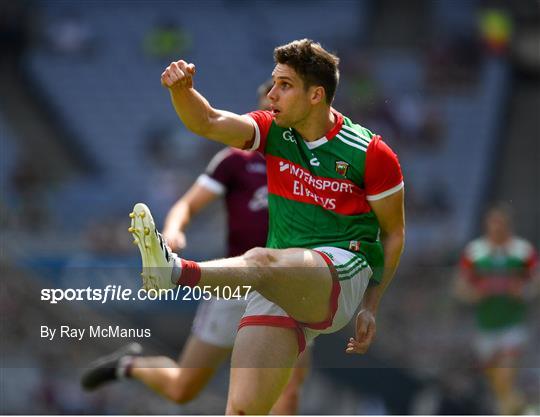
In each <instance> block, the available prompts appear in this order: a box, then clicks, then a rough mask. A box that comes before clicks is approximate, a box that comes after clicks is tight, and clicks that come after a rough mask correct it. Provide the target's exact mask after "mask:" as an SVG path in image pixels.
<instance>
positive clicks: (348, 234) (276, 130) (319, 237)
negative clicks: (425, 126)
mask: <svg viewBox="0 0 540 417" xmlns="http://www.w3.org/2000/svg"><path fill="white" fill-rule="evenodd" d="M332 112H333V113H334V116H335V119H336V124H335V126H334V127H333V128H332V129H331V131H330V132H328V133H327V134H326V135H325V136H323V137H322V138H320V139H318V140H315V141H312V142H307V141H305V140H304V139H303V138H302V137H301V136H300V135H299V134H298V132H296V131H295V130H294V129H292V128H283V127H280V126H278V125H277V124H276V123H275V122H274V119H273V116H272V113H271V112H269V111H255V112H252V113H249V116H250V117H251V118H252V119H253V121H254V126H255V130H256V135H255V140H254V143H253V146H251V149H252V150H258V151H260V152H261V153H263V154H264V155H265V158H266V165H267V176H268V207H269V213H270V225H269V234H268V240H267V247H270V248H278V249H283V248H291V247H300V248H315V247H318V246H334V247H339V248H343V249H346V250H350V251H353V252H357V253H359V254H360V255H363V257H364V258H365V259H366V260H367V261H368V263H369V264H370V266H371V267H372V269H373V270H374V272H375V273H374V279H375V280H377V281H379V280H380V276H381V270H382V266H383V264H384V257H383V250H382V245H381V242H380V240H379V222H378V220H377V218H376V216H375V214H374V213H373V211H372V210H371V207H370V205H369V203H368V202H369V201H373V200H379V199H382V198H384V197H387V196H389V195H391V194H393V193H395V192H398V191H399V190H401V189H402V188H403V175H402V173H401V168H400V165H399V162H398V159H397V156H396V155H395V154H394V152H392V150H391V149H390V148H389V147H388V145H386V144H385V143H384V142H383V141H382V139H381V138H380V137H379V136H377V135H374V134H373V133H372V132H370V131H369V130H368V129H366V128H364V127H362V126H360V125H358V124H354V123H353V122H352V121H351V120H350V119H348V118H347V117H344V116H342V115H341V114H340V113H338V112H337V111H335V110H333V109H332Z"/></svg>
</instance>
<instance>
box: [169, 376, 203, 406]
mask: <svg viewBox="0 0 540 417" xmlns="http://www.w3.org/2000/svg"><path fill="white" fill-rule="evenodd" d="M199 392H200V390H199V389H198V387H197V386H196V385H195V384H189V383H186V382H183V381H181V380H179V381H176V382H175V383H174V384H172V385H171V386H170V387H169V395H168V397H169V398H170V399H171V400H172V401H174V402H175V403H177V404H187V403H189V402H190V401H193V400H194V399H195V398H197V396H198V395H199Z"/></svg>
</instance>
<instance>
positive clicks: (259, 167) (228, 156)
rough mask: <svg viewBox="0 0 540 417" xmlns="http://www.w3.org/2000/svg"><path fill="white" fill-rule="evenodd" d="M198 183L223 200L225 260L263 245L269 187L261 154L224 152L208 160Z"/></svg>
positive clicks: (236, 151) (266, 230) (225, 150)
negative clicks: (225, 215) (225, 212)
mask: <svg viewBox="0 0 540 417" xmlns="http://www.w3.org/2000/svg"><path fill="white" fill-rule="evenodd" d="M197 183H198V184H199V185H202V186H203V187H205V188H207V189H208V190H210V191H212V192H214V193H216V194H219V195H223V196H224V197H225V203H226V205H227V230H228V237H227V256H228V257H230V256H238V255H241V254H243V253H245V252H246V251H247V250H249V249H251V248H254V247H255V246H266V235H267V233H268V187H267V185H266V163H265V160H264V157H263V156H261V154H259V153H258V152H246V151H242V150H239V149H234V148H226V149H223V150H222V151H220V152H218V153H217V154H216V156H214V158H213V159H212V160H211V161H210V163H209V164H208V167H207V168H206V172H205V173H204V174H202V175H201V176H200V177H199V178H198V179H197Z"/></svg>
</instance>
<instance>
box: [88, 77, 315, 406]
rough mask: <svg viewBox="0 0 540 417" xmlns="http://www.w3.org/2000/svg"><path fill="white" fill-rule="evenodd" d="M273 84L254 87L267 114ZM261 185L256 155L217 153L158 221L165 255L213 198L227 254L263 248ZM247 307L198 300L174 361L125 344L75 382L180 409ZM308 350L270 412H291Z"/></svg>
mask: <svg viewBox="0 0 540 417" xmlns="http://www.w3.org/2000/svg"><path fill="white" fill-rule="evenodd" d="M271 88H272V82H271V81H268V82H266V83H264V84H262V85H261V86H260V87H259V89H258V90H257V92H258V95H259V108H260V109H263V110H267V109H268V108H269V105H270V103H269V101H268V99H267V97H266V94H268V92H269V91H270V89H271ZM267 196H268V188H267V185H266V163H265V160H264V158H263V157H262V155H261V154H260V153H258V152H246V151H242V150H239V149H235V148H226V149H223V150H222V151H220V152H218V153H217V154H216V155H215V156H214V158H213V159H212V160H211V161H210V163H209V164H208V167H207V168H206V171H205V173H204V174H202V175H200V176H199V178H197V181H196V182H195V183H194V184H193V185H192V186H191V188H190V189H189V190H188V192H187V193H186V194H184V195H183V196H182V197H181V198H180V199H179V200H178V201H177V202H176V204H174V205H173V207H172V208H171V210H170V211H169V213H168V214H167V217H166V219H165V225H164V227H163V237H164V238H165V240H166V242H167V244H168V245H169V247H170V248H171V250H173V251H175V252H179V251H181V250H182V249H184V248H185V247H186V236H185V233H184V231H185V229H186V227H187V226H188V225H189V223H190V222H191V219H192V217H193V216H196V215H197V214H198V213H199V212H200V211H201V210H203V209H204V208H205V207H206V206H208V205H209V204H210V203H212V202H213V201H214V200H216V199H217V198H219V197H224V198H225V202H226V207H227V225H228V227H227V231H228V235H227V256H228V257H232V256H239V255H242V254H244V253H245V252H246V251H248V250H249V249H251V248H254V247H256V246H264V245H265V244H266V237H267V232H268V198H267ZM246 306H247V301H246V300H245V299H244V298H243V297H242V298H241V299H235V298H233V299H230V300H224V299H216V298H213V299H212V300H210V301H201V303H200V305H199V308H198V310H197V314H196V317H195V321H194V324H193V329H192V335H191V336H190V338H189V339H188V341H187V343H186V345H185V347H184V349H183V352H182V354H181V356H180V359H179V361H178V363H176V362H175V361H173V360H172V359H170V358H168V357H164V356H160V357H144V356H140V353H141V348H140V347H138V346H137V345H130V346H126V347H124V348H122V349H120V350H118V351H116V352H114V353H113V354H111V355H108V356H106V357H104V358H101V359H99V360H98V361H96V362H95V364H94V365H93V366H91V367H90V369H89V370H88V371H87V372H86V373H85V374H84V376H83V379H82V384H83V386H84V387H85V388H86V389H89V390H93V389H95V388H98V387H100V386H102V385H103V384H105V383H108V382H110V381H114V380H118V379H119V378H122V377H128V378H133V379H137V380H139V381H141V382H142V383H144V384H146V385H147V386H148V387H150V388H152V389H154V390H155V391H156V392H158V393H159V394H161V395H163V396H164V397H166V398H168V399H170V400H172V401H175V402H177V403H179V404H184V403H187V402H189V401H191V400H193V399H194V398H195V397H196V396H197V395H198V394H199V393H200V392H201V391H202V390H203V388H204V387H205V386H206V385H207V384H208V382H209V381H210V378H211V377H212V376H213V375H214V373H215V371H216V369H217V368H218V367H219V366H220V365H221V364H222V363H223V361H224V360H225V359H226V358H227V357H228V355H229V354H230V353H231V351H232V347H233V344H234V338H235V336H236V332H237V328H238V324H239V322H240V319H241V318H242V314H243V313H244V311H245V309H246ZM307 353H308V352H304V354H302V356H301V359H300V360H299V362H298V364H297V367H295V369H294V371H293V375H292V377H291V380H290V381H289V384H288V385H287V387H286V389H285V390H284V392H283V394H282V395H281V397H280V399H279V400H278V402H277V403H276V404H275V405H274V407H273V408H272V413H273V414H288V415H291V414H296V413H297V411H298V399H299V393H300V386H301V384H302V382H303V380H304V378H305V375H306V371H307V366H309V365H308V364H309V357H308V355H307Z"/></svg>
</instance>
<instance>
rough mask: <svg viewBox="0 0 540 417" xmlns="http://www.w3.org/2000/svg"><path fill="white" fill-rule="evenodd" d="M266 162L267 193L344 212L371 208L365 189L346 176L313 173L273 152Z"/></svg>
mask: <svg viewBox="0 0 540 417" xmlns="http://www.w3.org/2000/svg"><path fill="white" fill-rule="evenodd" d="M266 161H267V169H268V192H269V193H270V194H274V195H278V196H281V197H284V198H287V199H289V200H294V201H299V202H303V203H307V204H315V205H318V206H321V207H323V208H324V209H326V210H330V211H334V212H336V213H340V214H345V215H351V214H361V213H368V212H370V211H371V208H370V207H369V204H368V203H367V200H366V195H365V191H364V190H363V189H361V188H360V187H358V186H357V185H356V184H354V183H353V182H352V181H350V180H348V179H336V178H326V177H319V176H315V175H313V174H312V173H311V172H310V171H309V170H308V169H307V168H306V167H303V166H300V165H297V164H295V163H293V162H291V161H288V160H286V159H283V158H279V157H276V156H273V155H267V157H266Z"/></svg>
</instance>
